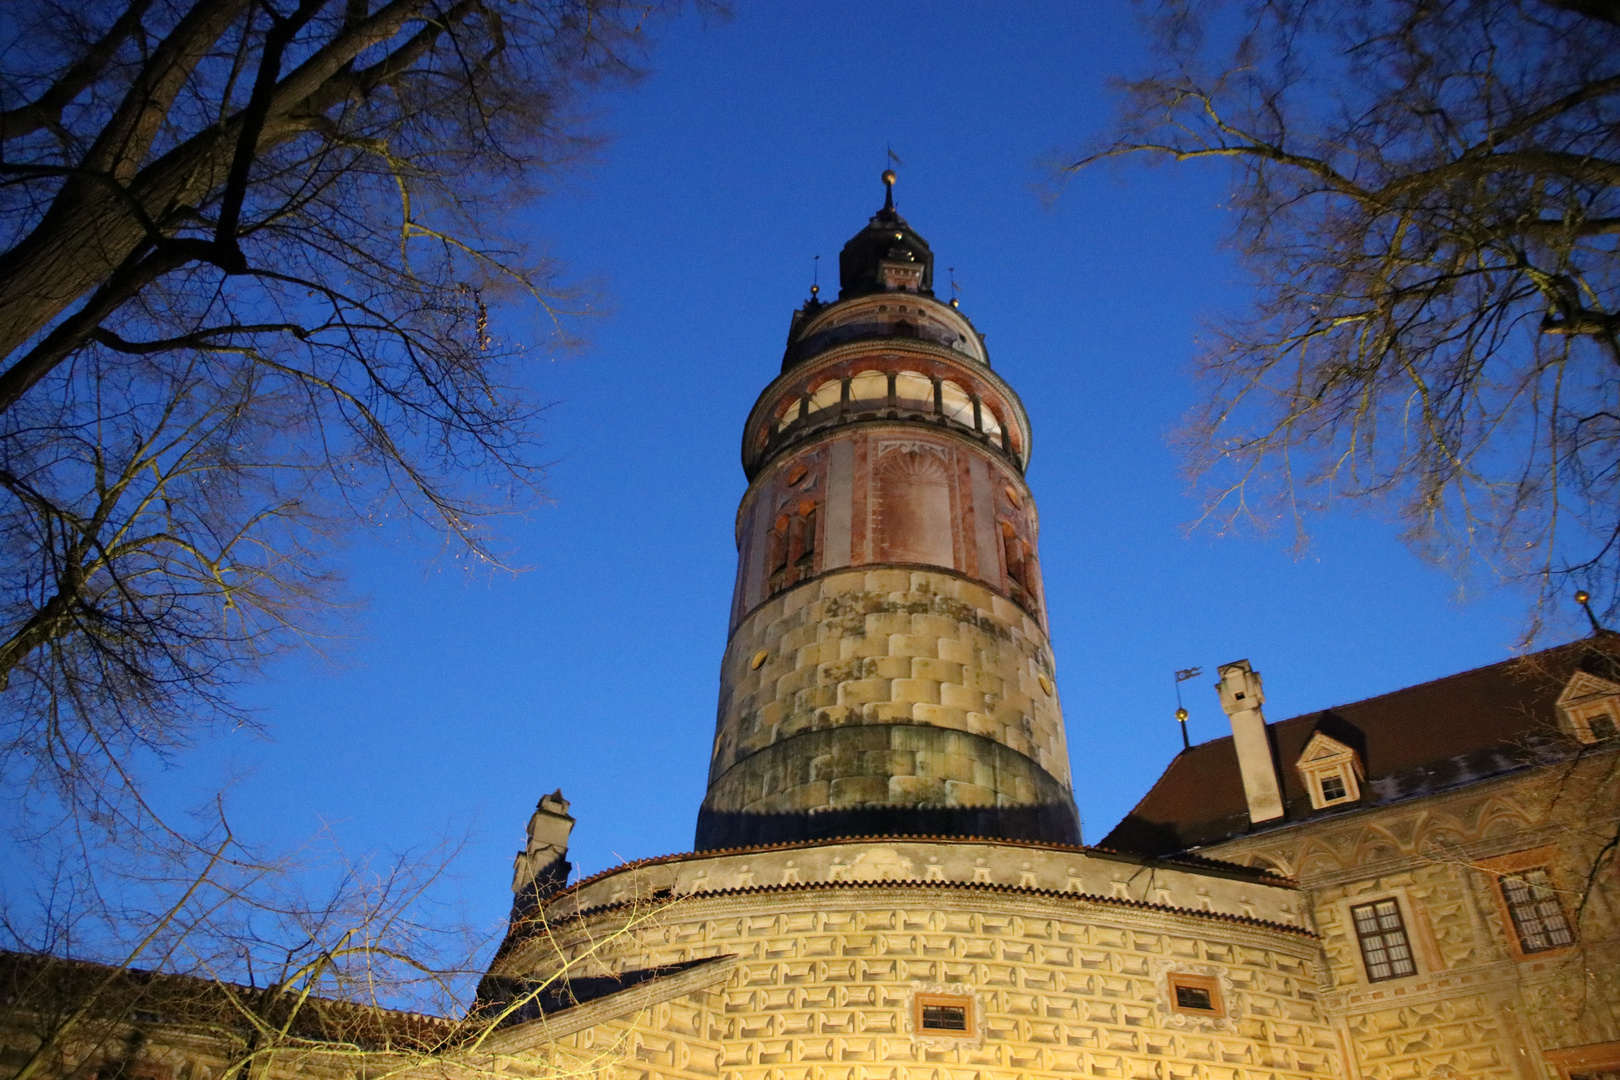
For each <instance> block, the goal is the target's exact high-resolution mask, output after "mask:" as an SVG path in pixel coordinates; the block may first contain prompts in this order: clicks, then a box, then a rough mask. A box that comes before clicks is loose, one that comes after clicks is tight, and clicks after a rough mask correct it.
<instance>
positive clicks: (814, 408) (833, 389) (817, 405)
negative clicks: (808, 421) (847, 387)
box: [806, 379, 844, 416]
mask: <svg viewBox="0 0 1620 1080" xmlns="http://www.w3.org/2000/svg"><path fill="white" fill-rule="evenodd" d="M843 396H844V382H843V380H842V379H833V380H832V381H831V382H824V383H822V384H821V385H820V386H818V387H816V389H815V392H814V393H812V394H811V395H810V404H809V407H808V409H807V410H806V411H807V412H808V413H809V414H810V415H812V416H813V415H815V414H816V413H818V412H820V411H821V410H822V409H830V408H832V407H833V406H834V405H837V404H838V402H839V400H840V399H841V398H842V397H843Z"/></svg>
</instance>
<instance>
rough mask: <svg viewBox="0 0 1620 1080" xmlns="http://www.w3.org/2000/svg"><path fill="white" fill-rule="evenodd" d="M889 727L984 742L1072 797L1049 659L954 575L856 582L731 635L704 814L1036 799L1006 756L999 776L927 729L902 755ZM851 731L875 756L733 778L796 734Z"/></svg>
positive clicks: (1033, 778)
mask: <svg viewBox="0 0 1620 1080" xmlns="http://www.w3.org/2000/svg"><path fill="white" fill-rule="evenodd" d="M760 653H764V657H763V659H762V660H761V662H760V665H759V667H757V668H755V667H754V666H753V664H754V661H755V660H756V658H758V656H759V654H760ZM1042 678H1045V679H1046V680H1047V685H1046V686H1043V685H1042V684H1041V679H1042ZM1048 687H1050V688H1051V689H1050V690H1049V689H1048ZM893 725H910V726H914V727H922V728H929V729H935V730H936V731H944V732H960V733H964V734H965V735H968V736H972V737H974V738H972V739H966V740H962V741H964V742H965V743H972V742H975V741H976V739H985V740H989V741H990V742H993V743H996V744H999V745H1000V746H1002V747H1005V748H1006V749H1008V750H1011V751H1012V752H1013V754H1014V755H1018V756H1020V757H1022V758H1025V759H1028V761H1029V763H1031V764H1032V765H1034V766H1037V767H1038V771H1044V772H1045V773H1046V774H1048V776H1049V777H1050V778H1051V780H1055V781H1056V782H1057V783H1058V784H1059V785H1061V786H1062V787H1063V788H1064V789H1067V786H1068V779H1069V771H1068V749H1067V746H1066V745H1065V742H1064V735H1063V723H1062V714H1061V711H1060V708H1059V705H1058V700H1057V696H1056V688H1055V683H1054V681H1053V679H1052V654H1051V649H1050V646H1049V645H1048V644H1047V641H1046V635H1045V633H1044V632H1042V630H1041V629H1040V627H1039V626H1037V625H1036V623H1035V621H1034V620H1033V619H1032V618H1031V617H1030V615H1029V614H1028V613H1027V612H1025V611H1023V610H1022V609H1021V608H1019V607H1017V606H1016V605H1014V604H1012V603H1011V602H1009V601H1008V600H1006V599H1005V598H1004V597H1001V596H999V595H997V594H995V593H993V592H991V591H990V590H989V589H986V588H984V587H983V586H981V585H978V584H975V583H973V582H970V581H964V580H962V579H960V578H957V577H953V576H951V575H949V574H939V573H931V572H928V571H920V570H911V571H907V570H873V571H862V570H854V571H850V572H847V573H841V574H832V575H828V576H827V577H824V578H822V579H820V580H817V581H813V582H809V583H807V584H805V585H801V586H799V587H798V588H796V589H794V590H792V591H791V592H789V593H787V594H786V595H784V596H781V597H777V598H774V599H772V600H770V601H768V602H767V603H766V604H764V605H762V606H761V607H760V608H758V609H757V610H756V611H755V612H754V613H753V614H752V615H750V616H749V618H748V619H746V620H744V622H743V623H742V624H741V625H740V626H739V627H738V628H737V630H736V632H735V633H734V634H733V635H732V640H731V643H730V645H729V646H728V648H727V650H726V656H725V660H724V662H723V666H722V679H721V698H720V718H719V732H718V735H717V737H716V741H715V748H714V759H713V765H712V768H711V772H710V777H711V784H712V785H713V786H712V787H711V795H710V805H711V806H714V807H716V808H718V809H725V810H742V809H747V810H751V811H760V810H767V809H768V810H806V809H814V808H819V807H825V806H839V805H858V804H862V803H869V802H889V803H892V804H897V805H911V804H915V803H918V802H928V803H933V804H936V805H949V806H956V805H959V806H982V805H991V806H994V805H998V804H999V805H1006V804H1008V803H1029V802H1032V801H1035V799H1037V798H1038V797H1040V796H1041V795H1042V794H1043V793H1042V792H1040V791H1038V790H1037V787H1036V785H1037V784H1038V783H1040V782H1041V778H1040V777H1039V776H1037V775H1035V773H1036V772H1037V770H1036V769H1030V768H1028V767H1025V768H1024V769H1023V772H1022V774H1020V772H1019V770H1018V769H1017V768H1015V767H1014V766H1015V765H1016V762H1011V759H1010V758H1009V762H1010V763H1009V762H1004V763H1002V767H1000V768H998V767H997V762H996V761H995V760H992V758H991V756H990V755H986V754H984V753H982V752H980V751H978V750H975V749H974V748H973V747H972V746H966V745H965V746H962V747H954V746H952V745H951V744H950V743H949V741H948V740H944V741H941V740H939V739H930V738H927V737H926V734H927V733H924V735H923V736H919V737H918V738H917V739H915V740H913V741H915V742H916V743H917V744H918V745H916V746H915V747H913V746H909V745H906V744H905V740H904V739H903V738H901V740H900V743H899V744H896V743H895V738H896V736H895V733H894V732H891V731H887V730H881V728H884V727H888V726H893ZM855 726H876V727H879V728H880V730H879V731H878V732H877V736H878V741H879V742H881V744H882V745H875V744H874V745H872V746H866V745H864V744H863V745H860V746H856V745H855V743H856V742H858V740H854V739H848V740H843V741H844V742H847V743H848V745H846V746H842V747H841V748H840V749H841V750H842V751H843V753H842V754H834V753H832V752H831V750H828V751H826V752H824V753H821V754H819V755H812V756H813V757H815V758H816V760H806V761H803V762H799V761H796V760H787V758H791V757H792V755H787V758H783V759H782V760H780V761H778V762H776V763H775V765H774V766H773V768H772V769H768V770H766V771H765V772H764V773H762V774H761V775H757V776H756V775H754V774H753V773H750V772H747V771H746V770H738V772H737V775H736V776H735V777H731V776H727V774H728V772H731V771H732V770H733V769H735V768H736V766H737V765H738V763H739V762H742V761H743V760H744V759H746V758H748V757H750V756H751V755H754V754H757V753H759V752H760V751H762V750H765V749H766V748H768V747H772V746H775V745H777V744H780V743H784V742H786V741H787V740H790V739H793V738H794V737H796V736H800V735H804V734H807V733H812V732H818V731H830V730H834V729H847V728H850V727H855ZM812 745H813V744H810V743H807V744H806V748H807V749H809V748H810V747H811V746H812ZM846 759H847V760H846ZM756 771H757V770H756ZM1051 780H1048V781H1046V782H1047V783H1050V782H1051ZM1020 785H1022V786H1020Z"/></svg>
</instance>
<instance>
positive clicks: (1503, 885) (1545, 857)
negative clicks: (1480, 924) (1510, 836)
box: [1478, 845, 1575, 959]
mask: <svg viewBox="0 0 1620 1080" xmlns="http://www.w3.org/2000/svg"><path fill="white" fill-rule="evenodd" d="M1557 864H1558V848H1557V846H1556V845H1548V846H1546V847H1540V848H1533V849H1531V850H1529V851H1515V852H1513V853H1511V854H1508V855H1499V856H1497V857H1496V858H1493V859H1485V860H1483V861H1482V862H1480V863H1479V864H1478V865H1479V868H1480V869H1481V870H1483V871H1485V872H1486V873H1488V874H1491V875H1493V876H1494V878H1495V880H1494V881H1493V882H1492V889H1491V891H1492V892H1493V893H1494V894H1495V900H1496V908H1497V912H1498V914H1499V915H1500V917H1501V920H1502V928H1503V930H1504V931H1505V933H1506V936H1507V940H1508V946H1509V948H1510V949H1511V950H1512V952H1513V955H1514V956H1516V957H1518V958H1519V959H1524V958H1526V957H1530V956H1540V955H1542V954H1546V953H1551V952H1557V951H1560V950H1563V949H1567V948H1569V947H1570V946H1572V945H1574V944H1575V928H1574V924H1573V923H1572V922H1571V921H1570V918H1569V912H1568V911H1567V909H1565V907H1564V903H1563V900H1562V899H1561V897H1560V895H1559V889H1558V876H1557V873H1556V867H1557Z"/></svg>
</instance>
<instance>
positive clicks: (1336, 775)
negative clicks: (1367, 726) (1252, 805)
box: [1294, 731, 1365, 810]
mask: <svg viewBox="0 0 1620 1080" xmlns="http://www.w3.org/2000/svg"><path fill="white" fill-rule="evenodd" d="M1294 767H1295V768H1296V769H1298V770H1299V776H1300V780H1301V781H1303V782H1304V784H1305V793H1306V794H1307V795H1309V796H1310V798H1311V806H1312V807H1313V808H1314V809H1317V810H1325V809H1327V808H1328V807H1330V806H1339V805H1342V804H1345V803H1353V802H1356V801H1358V800H1360V798H1361V782H1362V780H1363V779H1364V778H1365V774H1364V773H1363V771H1362V767H1361V757H1360V755H1359V754H1357V753H1356V752H1355V750H1353V749H1351V748H1350V747H1348V746H1346V745H1345V744H1344V743H1342V742H1340V741H1339V740H1337V739H1334V738H1332V737H1330V736H1328V735H1324V734H1323V733H1322V732H1320V731H1318V732H1317V733H1316V734H1315V735H1312V736H1311V741H1310V742H1308V743H1306V744H1305V749H1304V751H1303V752H1301V753H1300V755H1299V760H1298V761H1297V762H1296V763H1295V765H1294Z"/></svg>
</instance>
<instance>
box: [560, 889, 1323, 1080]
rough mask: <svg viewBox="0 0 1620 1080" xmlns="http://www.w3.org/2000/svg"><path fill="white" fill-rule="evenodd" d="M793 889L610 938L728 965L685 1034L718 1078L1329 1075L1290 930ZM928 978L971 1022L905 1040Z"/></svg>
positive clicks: (1309, 974) (633, 953)
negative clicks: (962, 1000)
mask: <svg viewBox="0 0 1620 1080" xmlns="http://www.w3.org/2000/svg"><path fill="white" fill-rule="evenodd" d="M807 899H809V898H797V899H795V898H783V897H781V896H777V897H775V898H774V901H775V905H776V906H777V907H779V908H784V909H785V910H771V909H770V908H769V907H767V906H766V905H767V904H769V903H771V901H769V900H766V898H763V897H755V898H747V899H744V898H737V897H726V898H709V899H704V898H690V899H687V900H683V901H680V902H678V903H677V904H675V905H674V906H673V907H672V908H671V909H670V910H669V913H668V916H667V918H665V919H663V920H659V924H658V925H656V926H655V925H653V924H650V923H649V924H647V926H646V927H645V928H643V929H638V930H636V931H635V932H633V934H631V935H629V937H633V938H634V941H635V945H634V947H631V946H630V945H629V944H628V943H627V945H626V948H625V950H624V951H623V952H622V953H621V954H616V956H615V960H614V966H617V967H619V968H621V969H631V968H638V967H643V966H652V965H666V964H678V963H682V962H684V961H689V960H693V959H698V958H702V957H705V956H714V955H737V956H740V957H742V963H741V965H740V966H739V967H738V968H737V970H736V971H735V972H734V973H733V975H732V977H731V978H730V980H729V982H728V983H727V984H726V985H725V986H724V987H722V988H717V993H716V994H715V996H714V998H713V999H712V1000H713V1003H714V1008H713V1012H712V1014H711V1015H710V1016H709V1017H708V1021H707V1024H706V1025H705V1024H697V1025H695V1026H694V1025H692V1024H688V1025H687V1027H686V1028H685V1029H684V1030H690V1031H693V1032H696V1033H703V1032H707V1037H709V1038H712V1039H713V1040H714V1041H715V1042H716V1043H717V1044H718V1046H719V1055H720V1056H719V1068H720V1070H721V1074H722V1075H723V1076H725V1077H726V1078H728V1080H787V1078H792V1080H825V1078H838V1080H856V1078H863V1077H878V1076H883V1077H890V1078H892V1080H940V1078H954V1077H964V1078H966V1077H975V1076H976V1077H985V1076H990V1075H994V1076H996V1077H1007V1078H1009V1080H1011V1078H1014V1077H1017V1078H1026V1077H1027V1078H1032V1080H1033V1078H1036V1077H1041V1078H1045V1077H1052V1078H1057V1077H1075V1076H1095V1077H1153V1078H1155V1080H1158V1078H1164V1077H1176V1078H1183V1080H1214V1078H1221V1080H1261V1078H1265V1080H1292V1078H1302V1077H1335V1076H1338V1075H1340V1074H1339V1073H1338V1072H1337V1067H1336V1057H1337V1044H1336V1042H1335V1039H1334V1036H1333V1033H1332V1031H1331V1029H1330V1027H1329V1026H1328V1024H1327V1023H1326V1022H1325V1021H1324V1020H1323V1018H1322V1016H1321V1013H1320V1008H1319V1004H1318V999H1317V993H1316V969H1315V964H1314V962H1313V961H1312V960H1311V959H1310V954H1311V952H1313V951H1314V942H1312V941H1311V940H1310V939H1309V938H1307V937H1304V936H1301V935H1298V934H1288V933H1284V932H1281V931H1276V930H1266V929H1259V928H1252V927H1237V926H1232V925H1230V924H1220V925H1216V924H1214V923H1213V921H1211V925H1210V926H1207V927H1206V926H1203V925H1200V924H1201V923H1202V922H1204V921H1205V920H1199V919H1196V918H1193V917H1188V916H1169V915H1162V914H1152V915H1147V916H1143V915H1140V914H1137V915H1136V916H1135V917H1134V918H1132V917H1131V916H1126V917H1125V918H1123V919H1121V918H1119V917H1118V916H1117V915H1115V917H1114V918H1113V919H1112V920H1109V919H1107V918H1106V917H1099V916H1102V915H1103V914H1104V913H1102V912H1100V911H1099V910H1096V909H1093V910H1089V911H1086V912H1085V913H1081V912H1080V911H1078V910H1075V909H1074V906H1071V908H1070V910H1068V911H1064V910H1063V908H1062V905H1061V902H1057V901H1051V900H1045V899H1041V898H1033V897H1032V898H1019V899H1018V900H1017V901H1014V902H1011V903H1008V902H1005V901H1003V902H1002V903H1001V904H1000V905H997V904H996V903H995V902H993V901H992V902H990V903H983V902H975V901H974V900H972V899H971V898H964V897H962V896H958V897H952V896H949V895H944V894H942V895H939V896H937V897H934V898H932V904H933V906H931V907H930V906H921V905H916V906H912V905H893V904H890V903H883V902H873V901H866V903H867V906H857V904H858V902H859V901H857V899H856V898H855V897H853V896H851V897H841V896H839V897H826V898H822V899H820V900H819V901H816V900H811V901H810V902H808V903H807V902H806V900H807ZM863 899H864V898H863ZM601 932H602V931H601V930H600V928H599V929H598V930H597V931H595V934H596V936H598V937H599V936H600V934H601ZM586 947H587V946H586V944H585V939H584V938H583V937H582V938H581V940H580V943H579V945H578V946H577V948H578V949H579V950H580V951H581V952H583V951H584V950H585V949H586ZM568 951H572V950H571V949H569V948H568V946H567V945H566V942H565V952H568ZM1174 970H1183V971H1196V972H1200V973H1205V974H1211V975H1217V976H1218V977H1219V978H1220V979H1221V980H1222V988H1223V997H1224V998H1225V1000H1226V1004H1227V1012H1226V1015H1224V1016H1222V1017H1220V1018H1217V1019H1206V1018H1202V1017H1197V1018H1189V1017H1188V1016H1186V1015H1185V1014H1181V1013H1177V1012H1175V1011H1174V1010H1172V1009H1171V1008H1170V1006H1169V1003H1168V1001H1167V999H1166V995H1167V980H1166V974H1167V972H1170V971H1174ZM939 986H950V987H953V988H957V989H958V991H960V989H961V988H967V989H968V990H969V992H971V993H972V994H973V996H974V997H975V999H976V1003H977V1008H979V1009H981V1010H982V1012H983V1030H982V1032H979V1033H978V1034H977V1035H976V1036H974V1037H971V1038H963V1039H960V1040H956V1041H954V1042H953V1041H952V1040H948V1039H946V1040H938V1039H929V1038H924V1037H920V1035H919V1033H918V1032H917V1031H916V1030H914V1025H913V1018H912V1010H911V1001H912V998H913V995H914V994H915V993H916V992H917V991H918V990H919V988H931V987H934V988H937V987H939ZM660 1034H661V1035H663V1036H666V1037H667V1035H668V1032H667V1031H662V1030H661V1031H660ZM669 1052H670V1053H675V1051H673V1050H671V1051H669ZM678 1058H679V1055H678V1054H676V1056H675V1057H669V1058H668V1059H667V1060H669V1061H675V1060H677V1059H678ZM662 1060H664V1059H661V1062H662ZM681 1060H685V1059H681ZM662 1067H663V1066H662V1064H660V1065H659V1067H658V1068H650V1067H649V1071H648V1072H647V1073H645V1074H644V1075H647V1076H649V1077H650V1076H662V1075H666V1074H665V1073H663V1072H662V1071H660V1069H661V1068H662ZM668 1075H672V1076H673V1075H678V1074H677V1073H675V1072H671V1073H669V1074H668ZM679 1075H688V1074H687V1073H679Z"/></svg>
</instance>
